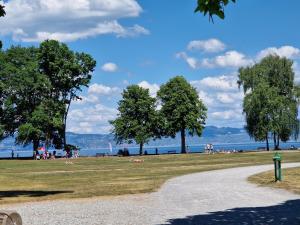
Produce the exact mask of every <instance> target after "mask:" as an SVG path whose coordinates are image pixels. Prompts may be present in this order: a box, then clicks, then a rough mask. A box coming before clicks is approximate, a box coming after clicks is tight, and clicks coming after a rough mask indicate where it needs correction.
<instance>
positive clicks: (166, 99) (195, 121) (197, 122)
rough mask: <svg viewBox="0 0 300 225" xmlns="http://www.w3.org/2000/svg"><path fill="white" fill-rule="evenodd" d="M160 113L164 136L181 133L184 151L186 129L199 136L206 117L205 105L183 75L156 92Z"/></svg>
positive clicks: (183, 151) (182, 150)
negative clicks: (163, 125)
mask: <svg viewBox="0 0 300 225" xmlns="http://www.w3.org/2000/svg"><path fill="white" fill-rule="evenodd" d="M157 97H158V100H159V101H160V102H161V110H160V112H161V114H162V117H163V118H165V136H171V137H173V138H174V137H175V136H176V134H177V133H178V132H180V134H181V152H182V153H186V144H185V137H186V131H188V132H189V134H190V135H198V136H201V134H202V131H203V128H204V125H205V119H206V111H207V109H206V107H205V105H204V104H203V102H202V101H201V100H200V99H199V96H198V94H197V91H196V89H195V88H194V87H192V86H191V84H189V83H188V82H187V81H186V79H185V78H184V77H183V76H177V77H174V78H172V79H170V80H169V81H168V82H167V83H166V84H164V85H162V86H161V87H160V90H159V91H158V93H157Z"/></svg>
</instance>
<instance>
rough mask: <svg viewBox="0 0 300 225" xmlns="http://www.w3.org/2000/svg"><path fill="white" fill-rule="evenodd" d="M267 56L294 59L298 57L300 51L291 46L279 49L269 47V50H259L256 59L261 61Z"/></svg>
mask: <svg viewBox="0 0 300 225" xmlns="http://www.w3.org/2000/svg"><path fill="white" fill-rule="evenodd" d="M268 55H278V56H280V57H286V58H291V59H293V58H295V57H298V56H300V49H299V48H295V47H293V46H289V45H286V46H282V47H280V48H276V47H270V48H266V49H263V50H261V51H260V52H259V53H258V54H257V59H259V60H260V59H262V58H264V57H266V56H268Z"/></svg>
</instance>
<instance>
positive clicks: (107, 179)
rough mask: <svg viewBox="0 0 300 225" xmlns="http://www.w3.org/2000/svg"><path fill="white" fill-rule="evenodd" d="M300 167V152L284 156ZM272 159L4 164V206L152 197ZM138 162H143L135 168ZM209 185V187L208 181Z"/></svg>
mask: <svg viewBox="0 0 300 225" xmlns="http://www.w3.org/2000/svg"><path fill="white" fill-rule="evenodd" d="M282 156H283V163H284V162H300V152H299V151H294V152H284V153H283V154H282ZM272 157H273V153H272V152H271V153H267V152H260V153H236V154H215V155H206V154H187V155H160V156H144V157H128V158H119V157H104V158H80V159H76V160H71V161H72V163H73V164H66V163H65V160H64V159H61V160H53V161H50V160H48V161H31V160H1V161H0V183H1V185H0V204H4V203H16V202H26V201H39V200H48V199H61V198H87V197H94V196H115V195H123V194H135V193H145V192H151V191H154V190H156V189H158V188H159V187H160V186H161V185H162V184H163V183H164V182H165V181H166V180H167V179H169V178H172V177H175V176H180V175H184V174H188V173H194V172H201V171H208V170H215V169H221V168H231V167H238V166H248V165H258V164H269V163H272ZM133 159H143V160H144V162H142V163H134V162H132V160H133ZM203 182H205V181H203Z"/></svg>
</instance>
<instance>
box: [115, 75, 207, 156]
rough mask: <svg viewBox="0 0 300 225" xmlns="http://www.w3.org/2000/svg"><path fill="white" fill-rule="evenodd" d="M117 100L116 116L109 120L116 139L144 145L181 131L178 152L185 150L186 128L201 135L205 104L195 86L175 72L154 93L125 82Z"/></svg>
mask: <svg viewBox="0 0 300 225" xmlns="http://www.w3.org/2000/svg"><path fill="white" fill-rule="evenodd" d="M122 97H123V98H122V100H120V101H119V103H118V111H119V113H118V117H117V118H116V119H115V120H113V121H110V123H111V124H112V125H113V133H114V134H115V138H116V141H117V143H119V144H120V143H123V142H127V143H132V142H133V141H135V142H136V143H137V144H139V146H140V154H141V155H142V154H143V146H144V144H147V143H148V142H149V140H151V139H157V138H161V137H173V138H174V137H175V135H176V134H177V133H178V132H180V134H181V153H186V144H185V138H186V132H188V133H189V134H190V135H198V136H200V135H201V133H202V131H203V128H204V125H205V119H206V111H207V109H206V107H205V105H204V104H203V103H202V101H201V100H200V99H199V97H198V93H197V91H196V89H195V88H194V87H192V86H191V84H189V83H188V82H187V81H186V80H185V78H184V77H182V76H177V77H174V78H172V79H170V80H169V81H168V82H167V83H166V84H163V85H162V86H161V87H160V90H159V91H158V93H157V97H156V98H154V97H151V96H150V94H149V90H148V89H144V88H142V87H139V86H138V85H130V86H128V87H127V88H126V89H125V90H124V91H123V94H122Z"/></svg>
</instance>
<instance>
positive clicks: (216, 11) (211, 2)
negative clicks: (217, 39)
mask: <svg viewBox="0 0 300 225" xmlns="http://www.w3.org/2000/svg"><path fill="white" fill-rule="evenodd" d="M197 2H198V5H197V8H196V9H195V12H200V13H203V14H204V16H205V15H206V14H207V13H208V15H209V19H210V20H212V21H213V16H214V15H216V16H218V17H219V18H221V19H224V18H225V13H224V7H225V6H226V5H228V3H229V2H233V3H235V2H236V0H197Z"/></svg>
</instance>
